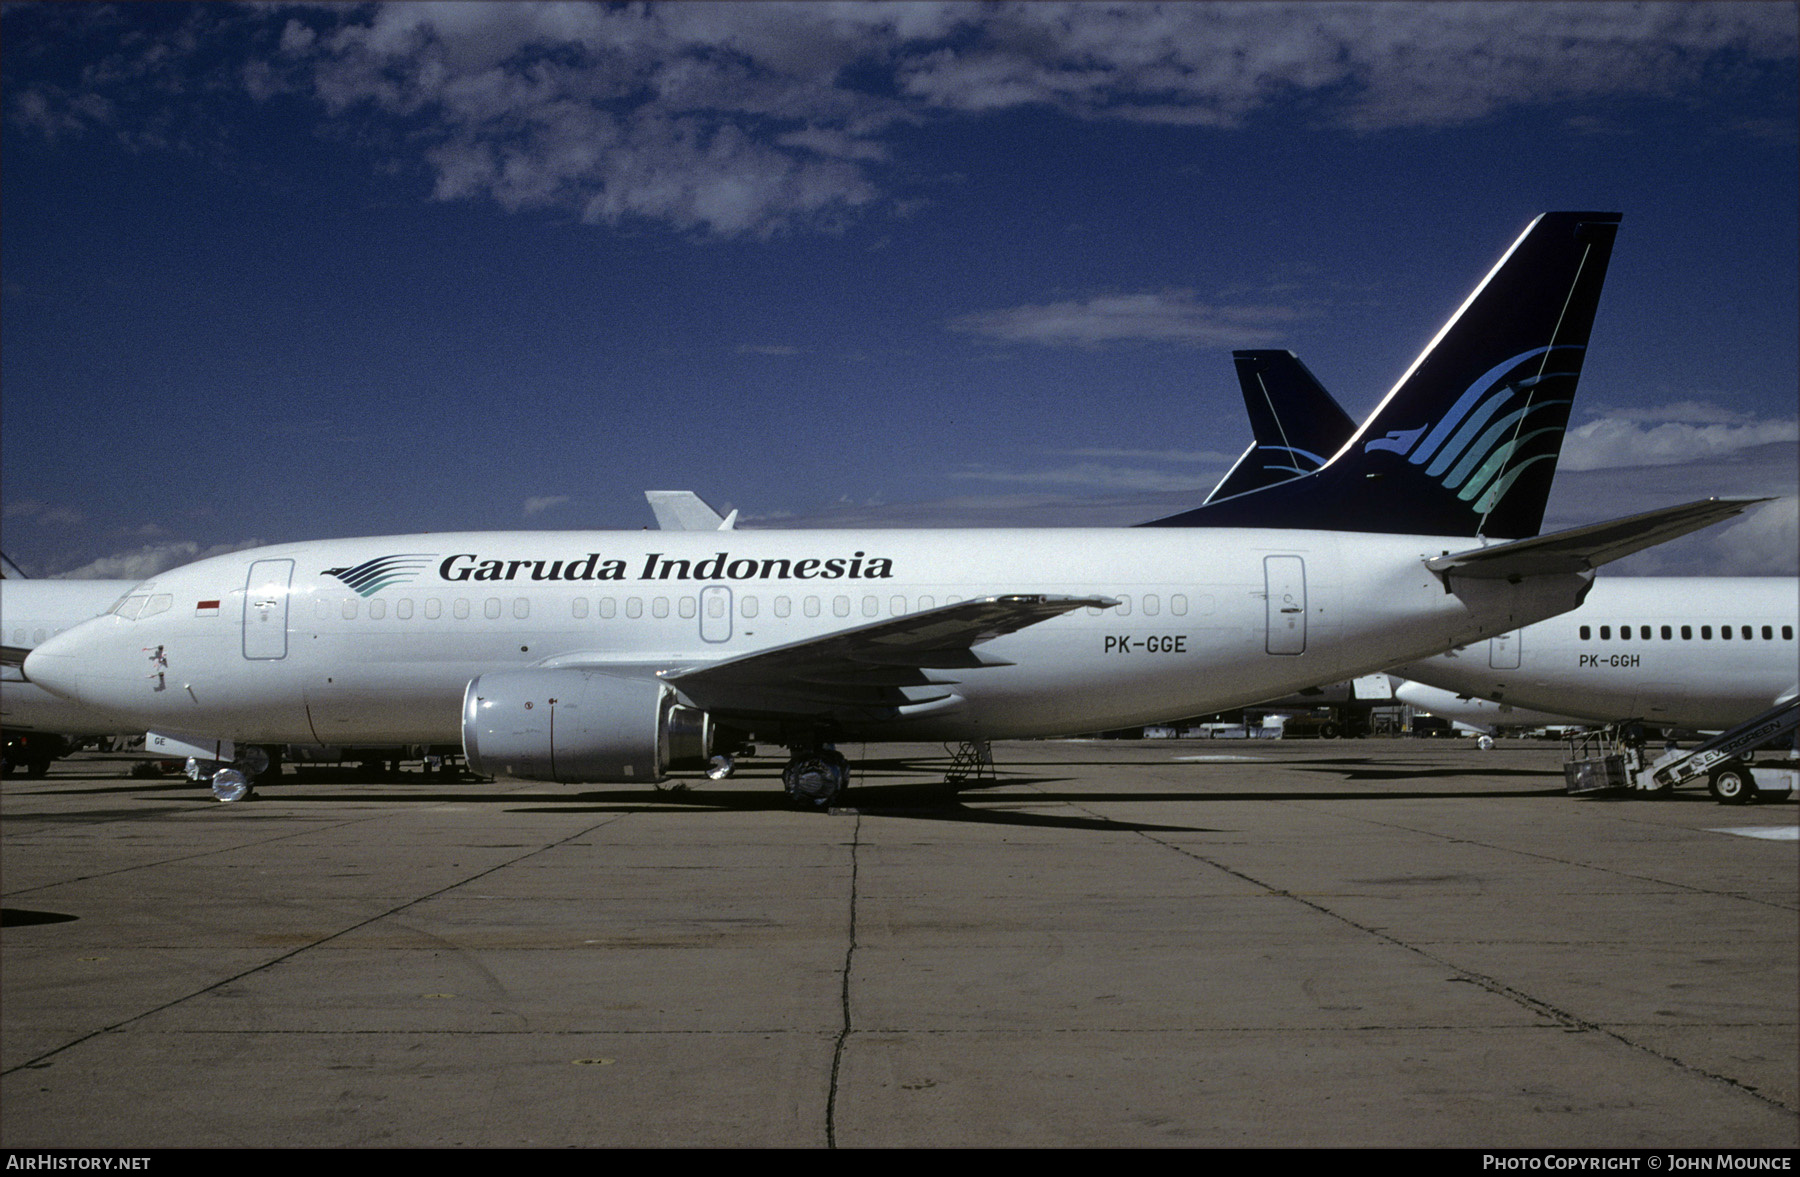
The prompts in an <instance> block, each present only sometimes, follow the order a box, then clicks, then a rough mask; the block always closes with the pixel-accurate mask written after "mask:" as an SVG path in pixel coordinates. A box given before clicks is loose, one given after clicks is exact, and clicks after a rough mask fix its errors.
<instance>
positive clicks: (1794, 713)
mask: <svg viewBox="0 0 1800 1177" xmlns="http://www.w3.org/2000/svg"><path fill="white" fill-rule="evenodd" d="M1797 727H1800V698H1794V699H1789V700H1788V701H1786V702H1785V703H1779V704H1777V705H1776V706H1774V707H1772V708H1770V709H1769V710H1768V711H1765V712H1763V713H1762V714H1761V715H1759V716H1757V717H1756V718H1755V719H1752V720H1749V721H1748V722H1746V723H1741V724H1739V725H1738V726H1736V727H1734V728H1732V729H1731V730H1730V731H1726V732H1720V733H1719V734H1718V735H1716V736H1713V737H1712V738H1711V739H1709V740H1707V741H1705V742H1704V743H1702V744H1700V745H1699V746H1697V747H1694V748H1690V749H1688V750H1686V751H1682V750H1680V749H1673V750H1670V751H1667V752H1664V753H1663V754H1662V755H1661V756H1659V757H1657V758H1656V759H1655V760H1654V761H1651V760H1649V759H1648V755H1649V754H1648V753H1647V752H1646V751H1645V747H1644V743H1643V741H1642V739H1633V738H1630V737H1629V736H1622V735H1621V734H1620V732H1621V729H1619V728H1608V729H1606V730H1605V731H1603V732H1598V733H1589V734H1588V735H1586V736H1582V737H1577V738H1576V739H1575V740H1574V741H1572V743H1571V746H1570V754H1569V760H1568V762H1567V763H1566V764H1564V765H1563V777H1564V779H1565V781H1566V782H1567V785H1568V791H1569V792H1570V793H1594V792H1599V791H1601V790H1605V789H1641V790H1644V791H1646V792H1650V793H1662V792H1666V791H1668V790H1669V789H1673V788H1675V787H1676V786H1678V785H1683V784H1688V783H1690V782H1693V781H1696V780H1699V779H1701V778H1702V777H1704V778H1705V780H1706V788H1707V791H1708V792H1710V793H1711V794H1712V795H1713V797H1714V798H1715V799H1716V800H1717V801H1719V803H1720V804H1723V805H1743V804H1746V803H1748V802H1750V801H1755V800H1757V799H1758V797H1759V795H1760V796H1762V797H1765V798H1776V797H1784V796H1786V795H1787V794H1788V793H1790V792H1792V791H1794V789H1795V788H1796V787H1800V771H1797V770H1800V760H1797V759H1796V758H1795V757H1794V755H1793V752H1792V749H1793V746H1794V745H1793V736H1794V731H1795V729H1796V728H1797ZM1625 730H1627V731H1628V730H1629V725H1628V726H1627V728H1626V729H1625ZM1777 742H1785V743H1786V745H1787V747H1788V749H1789V753H1788V755H1787V756H1786V757H1784V758H1781V759H1774V760H1771V759H1768V758H1766V757H1765V758H1763V759H1758V760H1755V762H1754V768H1753V767H1752V754H1753V753H1755V752H1756V750H1757V749H1758V748H1763V747H1766V746H1768V745H1772V744H1775V743H1777Z"/></svg>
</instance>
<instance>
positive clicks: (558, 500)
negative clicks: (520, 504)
mask: <svg viewBox="0 0 1800 1177" xmlns="http://www.w3.org/2000/svg"><path fill="white" fill-rule="evenodd" d="M568 501H569V496H568V495H541V496H539V497H536V498H529V499H526V500H525V511H524V514H525V517H526V518H527V519H529V518H530V517H531V516H533V515H541V514H543V513H544V512H545V511H548V510H549V509H550V508H551V507H560V506H562V505H563V504H564V503H566V502H568Z"/></svg>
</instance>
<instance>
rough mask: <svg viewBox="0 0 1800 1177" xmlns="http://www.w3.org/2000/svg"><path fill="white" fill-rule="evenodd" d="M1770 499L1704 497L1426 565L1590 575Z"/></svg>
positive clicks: (1488, 574)
mask: <svg viewBox="0 0 1800 1177" xmlns="http://www.w3.org/2000/svg"><path fill="white" fill-rule="evenodd" d="M1768 501H1769V500H1768V499H1766V498H1761V499H1701V500H1700V501H1698V502H1693V503H1684V504H1682V505H1681V506H1679V507H1664V508H1662V509H1661V510H1657V511H1645V512H1644V513H1643V514H1641V515H1630V516H1627V517H1626V518H1624V519H1614V520H1612V521H1610V522H1607V523H1594V524H1590V525H1588V526H1587V527H1576V528H1573V529H1571V530H1569V531H1559V532H1556V533H1554V534H1552V535H1541V536H1538V537H1536V538H1535V539H1522V540H1515V541H1514V542H1512V543H1506V544H1499V545H1497V546H1495V547H1491V548H1471V549H1469V550H1468V551H1466V552H1453V553H1448V554H1445V555H1442V556H1433V557H1431V558H1430V559H1428V560H1426V561H1425V566H1426V567H1427V568H1429V569H1431V570H1432V571H1433V572H1435V573H1437V574H1438V575H1439V576H1446V575H1456V576H1460V577H1472V578H1475V579H1480V580H1490V579H1491V580H1518V579H1519V578H1521V577H1526V576H1551V575H1556V574H1559V573H1570V572H1587V571H1591V570H1592V569H1595V568H1598V567H1600V566H1601V565H1602V564H1610V563H1611V562H1612V561H1614V560H1618V559H1621V558H1622V557H1625V556H1629V555H1631V554H1632V553H1634V552H1641V551H1643V550H1644V549H1645V548H1653V547H1655V546H1656V545H1657V544H1660V543H1667V542H1668V541H1669V540H1672V539H1678V538H1680V537H1681V536H1684V535H1686V534H1687V533H1688V532H1690V531H1699V530H1700V529H1701V528H1702V527H1710V526H1711V525H1712V524H1714V523H1717V522H1719V521H1720V520H1723V519H1729V518H1731V517H1732V516H1733V515H1741V514H1742V513H1743V512H1744V511H1745V510H1747V509H1748V508H1750V507H1753V506H1755V505H1756V504H1757V503H1766V502H1768Z"/></svg>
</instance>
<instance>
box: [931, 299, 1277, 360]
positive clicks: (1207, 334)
mask: <svg viewBox="0 0 1800 1177" xmlns="http://www.w3.org/2000/svg"><path fill="white" fill-rule="evenodd" d="M1294 318H1295V314H1294V312H1293V311H1291V310H1288V309H1286V308H1284V307H1271V306H1212V305H1208V304H1205V303H1201V302H1198V301H1196V299H1195V297H1194V293H1193V292H1192V291H1190V290H1166V291H1159V292H1154V293H1147V294H1103V295H1096V296H1094V297H1092V298H1088V299H1083V300H1079V301H1073V300H1072V301H1067V302H1054V303H1045V304H1042V305H1037V306H1019V307H1010V308H1007V309H1005V310H997V311H979V312H977V313H975V314H970V315H963V316H961V317H959V318H956V319H952V320H951V321H950V326H951V328H953V329H954V330H957V331H966V332H969V333H971V334H975V335H985V336H988V337H989V338H992V339H1001V340H1005V341H1007V342H1009V343H1040V344H1046V345H1051V346H1056V345H1074V346H1077V347H1097V346H1099V345H1101V344H1106V343H1118V342H1124V341H1154V342H1160V343H1176V344H1182V345H1184V346H1188V347H1254V346H1266V345H1268V344H1270V343H1274V342H1276V341H1277V340H1279V339H1280V338H1281V332H1280V331H1279V330H1278V329H1276V328H1275V326H1274V324H1279V323H1285V322H1288V321H1291V320H1292V319H1294Z"/></svg>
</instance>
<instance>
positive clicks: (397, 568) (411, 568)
mask: <svg viewBox="0 0 1800 1177" xmlns="http://www.w3.org/2000/svg"><path fill="white" fill-rule="evenodd" d="M435 559H437V554H436V553H435V552H407V553H404V554H402V555H398V556H377V557H375V558H374V559H373V560H364V561H363V562H362V563H361V564H358V565H356V567H354V568H327V569H326V570H325V571H323V572H321V573H319V575H320V576H335V577H337V578H338V579H339V580H341V581H343V582H344V583H345V584H347V585H349V586H350V587H351V588H352V589H354V590H355V592H356V595H357V596H359V597H372V596H374V595H375V594H376V593H378V592H380V591H381V590H382V589H384V588H386V587H387V586H389V585H390V584H405V583H407V582H408V581H411V580H414V579H417V577H418V575H419V572H420V570H421V569H424V568H428V567H430V565H431V562H432V561H433V560H435Z"/></svg>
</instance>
